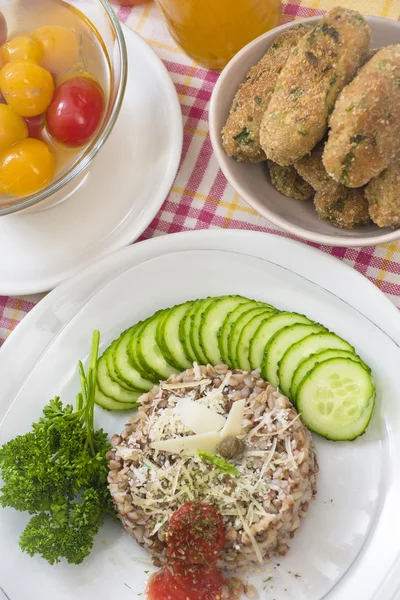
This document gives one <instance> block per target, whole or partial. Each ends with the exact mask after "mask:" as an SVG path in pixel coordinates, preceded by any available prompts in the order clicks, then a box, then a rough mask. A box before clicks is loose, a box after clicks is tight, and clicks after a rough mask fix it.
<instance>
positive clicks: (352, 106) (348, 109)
mask: <svg viewBox="0 0 400 600" xmlns="http://www.w3.org/2000/svg"><path fill="white" fill-rule="evenodd" d="M354 107H355V104H354V102H351V103H350V104H349V105H348V106H346V112H351V111H352V110H353V108H354Z"/></svg>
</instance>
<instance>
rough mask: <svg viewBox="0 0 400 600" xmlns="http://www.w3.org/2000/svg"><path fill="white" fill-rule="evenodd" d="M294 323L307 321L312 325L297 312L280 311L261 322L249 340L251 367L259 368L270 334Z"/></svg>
mask: <svg viewBox="0 0 400 600" xmlns="http://www.w3.org/2000/svg"><path fill="white" fill-rule="evenodd" d="M295 323H308V324H310V325H312V321H310V319H307V317H305V316H304V315H299V314H298V313H290V312H281V313H279V314H277V315H274V316H272V317H271V318H269V319H267V320H266V321H265V322H264V323H262V324H261V325H260V326H259V327H258V329H257V330H256V332H255V334H254V335H253V337H252V339H251V341H250V348H249V361H250V365H251V368H252V369H260V368H261V366H262V363H263V359H264V350H265V346H266V345H267V344H268V342H269V340H270V339H271V338H272V336H273V335H274V334H275V333H276V332H277V331H279V329H283V328H284V327H287V326H288V325H294V324H295Z"/></svg>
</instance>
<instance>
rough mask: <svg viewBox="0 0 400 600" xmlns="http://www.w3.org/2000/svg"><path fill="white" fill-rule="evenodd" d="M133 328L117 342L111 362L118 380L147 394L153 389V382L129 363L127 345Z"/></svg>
mask: <svg viewBox="0 0 400 600" xmlns="http://www.w3.org/2000/svg"><path fill="white" fill-rule="evenodd" d="M134 328H135V326H134V327H131V328H130V329H128V330H127V331H125V332H124V333H123V334H122V335H121V337H120V338H119V340H118V341H117V345H116V346H115V350H114V354H113V362H114V366H115V371H116V373H117V374H118V377H119V378H120V379H122V380H124V381H126V383H127V384H129V385H130V386H131V387H132V388H134V389H135V390H137V391H139V392H148V391H149V390H150V389H151V388H152V387H153V385H154V382H153V381H150V380H149V379H145V378H144V377H142V376H141V374H140V373H139V371H137V370H136V369H135V368H134V367H133V366H132V365H131V363H130V362H129V357H128V343H129V340H130V338H131V335H132V331H133V329H134Z"/></svg>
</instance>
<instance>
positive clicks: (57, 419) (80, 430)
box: [0, 331, 113, 564]
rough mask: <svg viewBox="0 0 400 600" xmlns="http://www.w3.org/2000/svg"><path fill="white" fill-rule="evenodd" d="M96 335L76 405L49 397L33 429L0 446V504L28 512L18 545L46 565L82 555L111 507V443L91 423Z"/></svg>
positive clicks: (71, 560) (97, 336)
mask: <svg viewBox="0 0 400 600" xmlns="http://www.w3.org/2000/svg"><path fill="white" fill-rule="evenodd" d="M99 340H100V334H99V332H98V331H95V332H94V334H93V340H92V352H91V357H90V364H89V369H88V373H87V375H86V374H85V372H84V369H83V365H82V363H79V373H80V377H81V387H82V391H81V392H80V393H79V394H78V396H77V400H76V407H75V409H74V407H73V406H72V405H69V404H67V405H66V406H63V405H62V402H61V400H60V398H59V397H56V398H54V399H53V400H50V402H49V403H48V404H47V406H45V408H44V409H43V416H42V417H41V418H40V419H39V421H38V422H37V423H33V424H32V430H31V431H30V432H28V433H26V434H24V435H19V436H17V437H16V438H14V439H13V440H11V441H9V442H7V443H6V444H4V445H3V446H2V447H1V448H0V468H1V472H2V478H3V481H4V486H3V487H2V489H1V490H0V492H1V494H0V505H1V506H3V507H6V506H9V507H12V508H14V509H16V510H19V511H27V512H29V513H30V514H31V515H33V516H32V518H31V520H30V521H29V523H28V525H27V526H26V527H25V530H24V531H23V532H22V534H21V537H20V541H19V543H20V547H21V549H22V550H23V551H25V552H27V553H28V554H30V555H31V556H33V555H35V554H40V555H41V556H42V557H43V558H44V559H45V560H47V561H48V562H49V563H50V564H53V563H55V562H59V561H60V559H61V558H65V559H66V560H67V561H68V562H70V563H75V564H78V563H80V562H82V561H83V560H84V558H86V556H88V554H89V553H90V550H91V549H92V546H93V539H94V536H95V535H96V534H97V532H98V530H99V529H100V527H101V525H102V523H103V520H104V517H105V515H106V514H107V513H113V508H112V502H111V498H110V495H109V492H108V489H107V474H108V461H107V458H106V454H107V452H108V450H109V448H110V445H109V443H108V441H107V434H106V433H105V432H104V431H102V430H101V429H100V430H98V431H95V430H94V396H95V388H96V377H97V356H98V348H99Z"/></svg>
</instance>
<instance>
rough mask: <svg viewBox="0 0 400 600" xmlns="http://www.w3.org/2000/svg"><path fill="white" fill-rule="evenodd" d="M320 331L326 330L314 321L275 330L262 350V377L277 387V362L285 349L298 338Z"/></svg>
mask: <svg viewBox="0 0 400 600" xmlns="http://www.w3.org/2000/svg"><path fill="white" fill-rule="evenodd" d="M321 331H327V330H326V329H325V327H323V326H322V325H318V324H317V323H314V324H313V325H308V324H303V323H297V324H296V325H288V326H287V327H284V328H283V329H280V330H279V331H277V333H275V334H274V335H273V336H272V338H271V339H270V341H269V342H268V344H267V345H266V347H265V350H264V361H263V365H262V374H263V377H264V379H265V380H266V381H269V382H270V383H271V384H272V385H273V386H274V387H275V388H277V387H278V386H279V379H278V364H279V361H280V360H281V358H282V356H283V355H284V354H285V352H286V351H287V349H288V348H290V347H291V346H293V344H295V343H296V342H298V341H299V340H302V339H304V338H305V337H308V336H309V335H310V334H311V333H319V332H321Z"/></svg>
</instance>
